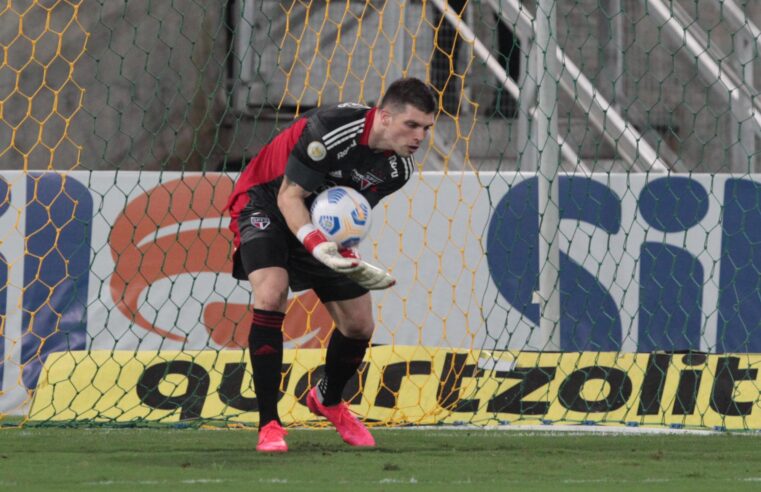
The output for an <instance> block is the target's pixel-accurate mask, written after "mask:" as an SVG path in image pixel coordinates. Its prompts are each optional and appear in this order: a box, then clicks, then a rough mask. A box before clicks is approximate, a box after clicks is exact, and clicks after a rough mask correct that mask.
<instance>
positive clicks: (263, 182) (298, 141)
mask: <svg viewBox="0 0 761 492" xmlns="http://www.w3.org/2000/svg"><path fill="white" fill-rule="evenodd" d="M376 110H377V109H376V108H369V107H367V106H362V105H359V104H354V103H343V104H336V105H329V106H323V107H320V108H315V109H312V110H310V111H308V112H306V113H304V115H303V116H302V117H301V118H299V119H298V120H296V121H295V122H294V123H293V124H291V126H289V127H288V128H286V129H285V130H283V131H282V132H280V133H279V134H278V135H277V136H276V137H275V138H273V139H272V140H271V141H270V142H269V143H268V144H267V145H265V146H264V148H262V150H261V151H260V152H259V153H258V154H257V155H256V157H254V158H253V159H252V160H251V162H249V164H248V165H247V166H246V169H244V171H243V172H242V173H241V175H240V177H239V178H238V180H237V182H236V183H235V188H234V189H233V193H232V194H231V196H230V199H229V201H228V208H229V209H230V215H231V216H232V218H233V220H232V221H231V223H230V227H231V229H232V230H233V232H234V233H235V239H236V244H237V242H238V239H239V238H238V230H237V218H238V216H239V215H240V212H241V210H243V208H245V207H246V205H247V204H248V203H249V201H252V200H253V201H254V202H255V203H256V205H257V206H258V207H260V208H264V209H266V210H267V211H268V213H270V214H272V216H271V217H272V218H274V219H279V220H283V221H284V218H283V216H282V214H281V212H280V210H279V209H278V207H277V194H278V190H279V189H280V185H281V183H282V181H283V176H284V175H286V176H288V179H290V180H291V181H293V182H295V183H297V184H298V185H300V186H301V187H303V188H304V189H306V190H307V191H311V192H314V194H313V195H311V196H310V197H309V198H308V199H307V201H306V205H307V207H309V206H310V204H311V201H312V200H313V199H314V196H315V195H316V193H318V192H320V191H322V190H323V189H325V188H328V187H331V186H339V185H340V186H348V187H351V188H354V189H356V190H357V191H359V192H360V193H361V194H362V195H364V196H365V198H367V200H368V202H370V205H371V206H373V207H374V206H375V205H377V204H378V202H379V201H380V200H381V199H382V198H383V197H385V196H387V195H389V194H391V193H393V192H394V191H396V190H398V189H400V188H401V187H402V186H404V184H405V183H406V182H407V181H408V180H409V179H410V176H411V174H412V172H413V171H414V168H415V163H414V160H413V158H412V157H411V156H410V157H402V156H400V155H398V154H396V153H394V152H383V151H381V152H378V151H374V150H372V149H370V147H368V142H367V141H368V136H369V134H370V128H371V126H372V122H373V116H374V114H375V111H376Z"/></svg>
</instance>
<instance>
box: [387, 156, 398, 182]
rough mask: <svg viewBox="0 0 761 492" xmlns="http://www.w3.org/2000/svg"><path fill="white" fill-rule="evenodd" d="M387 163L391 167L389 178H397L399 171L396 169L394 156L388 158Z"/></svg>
mask: <svg viewBox="0 0 761 492" xmlns="http://www.w3.org/2000/svg"><path fill="white" fill-rule="evenodd" d="M388 163H389V164H390V165H391V177H392V178H398V177H399V169H397V168H396V154H394V155H392V156H391V157H389V158H388Z"/></svg>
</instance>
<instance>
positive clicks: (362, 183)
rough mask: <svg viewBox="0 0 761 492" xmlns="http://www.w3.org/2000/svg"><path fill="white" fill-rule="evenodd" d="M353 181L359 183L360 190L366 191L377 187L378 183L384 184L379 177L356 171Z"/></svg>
mask: <svg viewBox="0 0 761 492" xmlns="http://www.w3.org/2000/svg"><path fill="white" fill-rule="evenodd" d="M351 179H352V181H354V182H356V183H359V189H360V190H365V189H367V188H369V187H371V186H373V185H377V184H378V183H381V182H383V180H382V179H380V178H379V177H378V176H375V175H374V174H371V173H367V174H361V173H360V172H359V171H357V170H356V169H354V170H353V172H352V176H351Z"/></svg>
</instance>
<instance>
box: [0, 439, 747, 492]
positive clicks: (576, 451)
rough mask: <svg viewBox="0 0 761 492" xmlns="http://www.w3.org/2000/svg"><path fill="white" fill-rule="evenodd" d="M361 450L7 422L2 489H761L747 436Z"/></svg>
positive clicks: (336, 442)
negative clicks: (278, 447)
mask: <svg viewBox="0 0 761 492" xmlns="http://www.w3.org/2000/svg"><path fill="white" fill-rule="evenodd" d="M373 432H374V434H375V436H376V439H377V441H378V447H377V448H375V449H372V450H364V451H358V450H355V449H352V448H351V447H349V446H347V445H345V444H343V442H342V441H341V440H340V439H339V437H338V435H337V434H336V433H335V432H334V431H332V430H307V429H292V430H291V431H290V434H289V436H288V444H289V446H290V452H289V453H287V454H284V455H261V454H258V453H256V451H255V445H256V433H255V432H251V431H246V430H203V429H147V428H144V429H140V428H132V429H108V428H47V427H28V428H21V429H16V428H10V429H2V430H0V490H24V491H27V490H44V491H48V490H56V491H61V490H77V491H82V490H110V491H118V490H138V489H139V490H162V491H163V490H182V491H186V492H190V491H193V490H199V491H201V490H202V491H213V490H220V491H227V492H229V491H235V490H281V491H284V490H307V489H308V490H316V491H320V490H326V491H334V490H352V491H357V490H359V491H364V490H389V491H391V490H393V491H398V490H416V491H423V490H431V491H434V490H435V491H448V490H458V491H462V490H479V491H481V490H520V491H529V490H531V491H533V490H538V491H542V490H548V491H557V490H579V491H581V490H583V491H587V490H617V491H622V490H648V491H652V490H656V491H657V490H664V491H666V490H668V491H674V490H690V491H695V490H732V491H735V490H759V489H761V465H760V464H761V441H759V439H760V438H759V437H757V436H749V435H708V436H698V435H611V434H578V433H574V434H571V433H562V432H536V433H530V432H520V431H497V430H465V429H463V430H450V429H443V430H440V429H431V430H418V429H376V430H374V431H373Z"/></svg>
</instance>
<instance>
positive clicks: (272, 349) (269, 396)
mask: <svg viewBox="0 0 761 492" xmlns="http://www.w3.org/2000/svg"><path fill="white" fill-rule="evenodd" d="M283 318H285V314H284V313H279V312H276V311H264V310H262V309H254V320H253V322H252V323H251V332H250V333H249V335H248V347H249V355H250V356H251V366H252V368H253V372H254V391H255V392H256V399H257V402H258V403H259V428H261V427H263V426H265V425H266V424H268V423H269V422H271V421H273V420H277V421H278V422H280V417H279V416H278V413H277V401H278V396H279V394H278V393H279V392H280V380H281V379H282V374H281V370H282V366H283V332H282V327H283Z"/></svg>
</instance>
